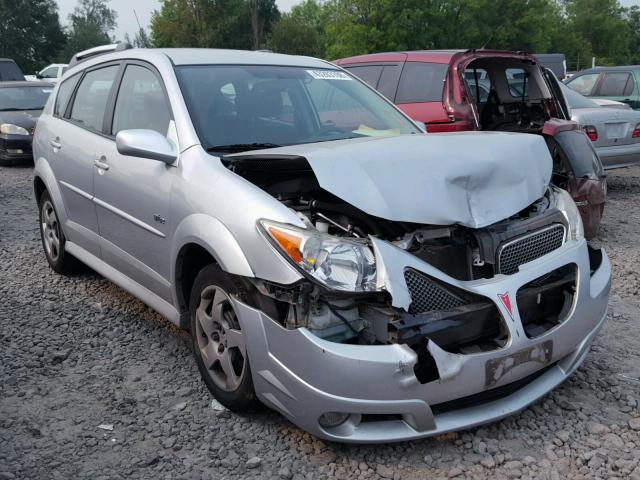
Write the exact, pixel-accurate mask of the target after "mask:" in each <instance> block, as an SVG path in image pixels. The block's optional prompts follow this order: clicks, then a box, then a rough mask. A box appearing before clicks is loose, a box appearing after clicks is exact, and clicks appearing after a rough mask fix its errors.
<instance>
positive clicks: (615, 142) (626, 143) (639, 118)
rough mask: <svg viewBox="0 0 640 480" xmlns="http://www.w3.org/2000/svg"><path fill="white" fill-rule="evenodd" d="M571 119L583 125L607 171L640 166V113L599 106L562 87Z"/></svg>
mask: <svg viewBox="0 0 640 480" xmlns="http://www.w3.org/2000/svg"><path fill="white" fill-rule="evenodd" d="M561 88H562V91H563V93H564V96H565V99H566V100H567V104H568V105H569V109H570V110H571V119H572V120H574V121H576V122H578V123H579V124H580V125H582V128H583V129H584V131H585V133H586V134H587V136H588V137H589V138H590V139H591V141H592V142H593V146H594V147H595V149H596V152H598V156H599V157H600V160H602V164H603V165H604V168H607V169H610V168H618V167H627V166H629V165H634V164H637V163H640V111H637V110H631V109H621V108H611V107H609V106H605V105H599V104H598V103H596V102H594V101H593V100H591V99H590V98H586V97H583V96H582V95H580V94H579V93H578V92H575V91H574V90H572V89H570V88H569V87H566V86H565V85H562V86H561Z"/></svg>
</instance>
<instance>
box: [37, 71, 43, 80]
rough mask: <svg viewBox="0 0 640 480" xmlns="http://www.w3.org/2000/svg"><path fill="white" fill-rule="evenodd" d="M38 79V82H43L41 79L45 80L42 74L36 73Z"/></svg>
mask: <svg viewBox="0 0 640 480" xmlns="http://www.w3.org/2000/svg"><path fill="white" fill-rule="evenodd" d="M36 78H37V79H38V80H41V79H43V78H44V77H43V76H42V75H40V72H36Z"/></svg>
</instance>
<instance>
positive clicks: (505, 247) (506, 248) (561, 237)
mask: <svg viewBox="0 0 640 480" xmlns="http://www.w3.org/2000/svg"><path fill="white" fill-rule="evenodd" d="M565 236H566V229H565V227H564V225H562V224H559V223H558V224H555V225H550V226H548V227H545V228H541V229H540V230H536V231H534V232H531V233H527V234H526V235H522V236H520V237H517V238H515V239H513V240H509V241H507V242H505V243H503V244H502V245H501V246H500V247H499V248H498V255H497V257H498V273H504V274H505V275H511V274H512V273H515V272H517V271H518V267H519V266H520V265H522V264H523V263H527V262H530V261H532V260H535V259H536V258H540V257H542V256H543V255H546V254H547V253H549V252H552V251H553V250H555V249H557V248H560V247H561V246H562V244H564V241H565Z"/></svg>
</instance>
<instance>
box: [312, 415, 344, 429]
mask: <svg viewBox="0 0 640 480" xmlns="http://www.w3.org/2000/svg"><path fill="white" fill-rule="evenodd" d="M349 415H350V414H349V413H344V412H326V413H323V414H322V415H320V418H318V423H319V424H320V426H321V427H323V428H335V427H338V426H340V425H342V424H343V423H344V422H346V421H347V419H348V418H349Z"/></svg>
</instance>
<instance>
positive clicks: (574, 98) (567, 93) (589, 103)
mask: <svg viewBox="0 0 640 480" xmlns="http://www.w3.org/2000/svg"><path fill="white" fill-rule="evenodd" d="M560 88H561V89H562V93H564V98H566V99H567V103H568V104H569V108H570V109H572V110H573V109H574V108H598V107H599V105H598V104H597V103H596V102H594V101H593V100H590V99H588V98H587V97H583V96H582V95H580V94H579V93H578V92H576V91H574V90H572V89H570V88H569V87H567V86H566V85H565V84H563V83H560Z"/></svg>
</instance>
